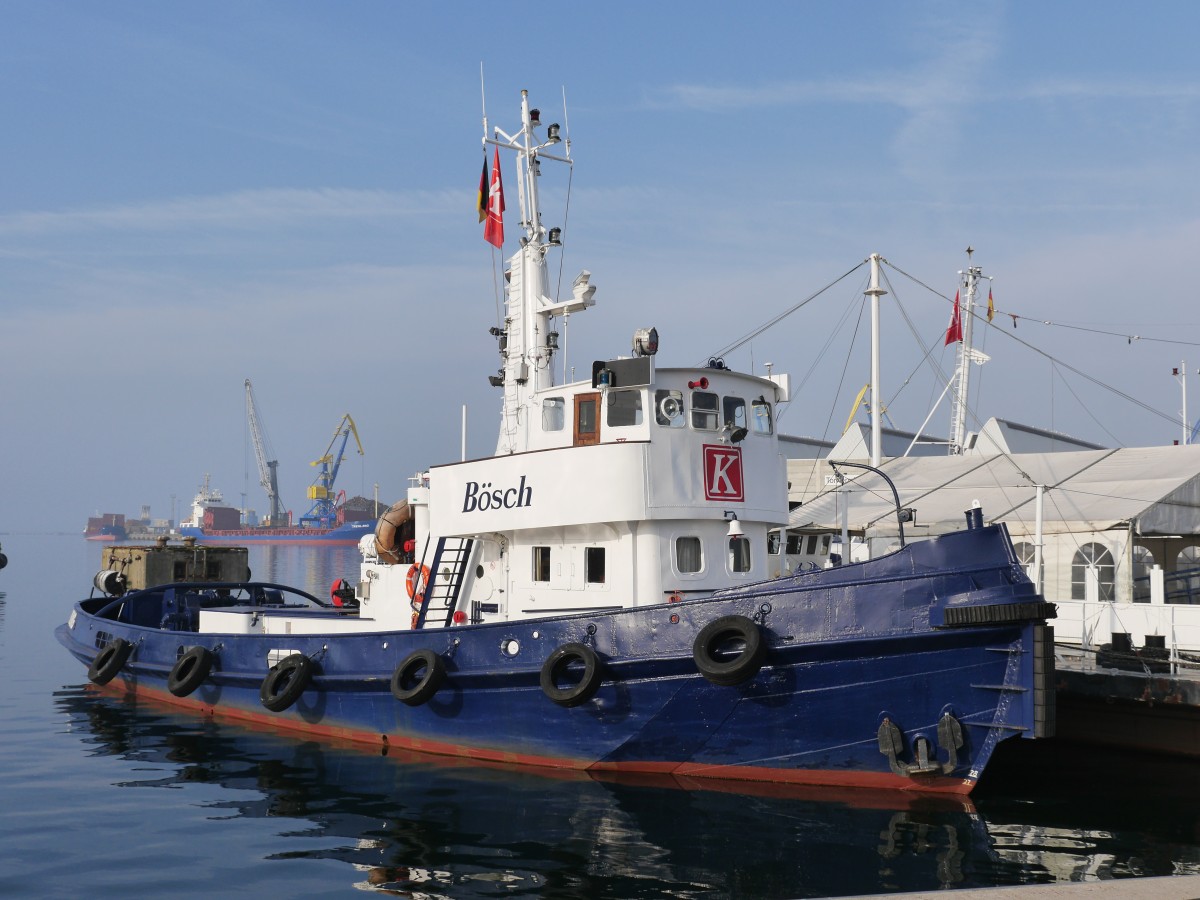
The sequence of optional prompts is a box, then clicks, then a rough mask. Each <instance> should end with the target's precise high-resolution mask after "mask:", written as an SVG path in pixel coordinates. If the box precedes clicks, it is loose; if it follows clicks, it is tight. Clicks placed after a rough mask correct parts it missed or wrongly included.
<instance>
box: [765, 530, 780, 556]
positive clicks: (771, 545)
mask: <svg viewBox="0 0 1200 900" xmlns="http://www.w3.org/2000/svg"><path fill="white" fill-rule="evenodd" d="M781 543H782V540H781V537H780V534H779V532H778V531H770V532H768V533H767V556H778V555H779V547H780V546H781Z"/></svg>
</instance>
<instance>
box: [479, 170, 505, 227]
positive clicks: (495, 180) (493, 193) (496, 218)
mask: <svg viewBox="0 0 1200 900" xmlns="http://www.w3.org/2000/svg"><path fill="white" fill-rule="evenodd" d="M483 239H484V240H485V241H487V242H488V243H489V244H491V245H492V246H494V247H503V246H504V185H503V184H502V183H501V181H500V148H499V147H497V148H496V158H495V159H494V160H492V187H491V190H490V192H489V195H488V210H487V224H485V225H484V226H483Z"/></svg>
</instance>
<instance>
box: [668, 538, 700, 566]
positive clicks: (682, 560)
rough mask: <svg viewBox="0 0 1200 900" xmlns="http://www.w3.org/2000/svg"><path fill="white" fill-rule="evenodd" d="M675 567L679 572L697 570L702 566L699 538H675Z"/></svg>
mask: <svg viewBox="0 0 1200 900" xmlns="http://www.w3.org/2000/svg"><path fill="white" fill-rule="evenodd" d="M675 567H676V568H678V569H679V571H680V572H699V571H700V570H701V569H702V568H704V557H703V555H702V554H701V551H700V538H698V537H681V538H676V539H675Z"/></svg>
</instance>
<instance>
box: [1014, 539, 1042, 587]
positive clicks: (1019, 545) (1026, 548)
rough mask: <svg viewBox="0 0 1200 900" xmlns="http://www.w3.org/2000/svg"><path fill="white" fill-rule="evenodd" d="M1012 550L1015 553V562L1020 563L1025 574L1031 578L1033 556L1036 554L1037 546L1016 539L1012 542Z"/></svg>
mask: <svg viewBox="0 0 1200 900" xmlns="http://www.w3.org/2000/svg"><path fill="white" fill-rule="evenodd" d="M1013 550H1015V551H1016V554H1017V562H1019V563H1020V564H1021V568H1022V569H1024V570H1025V574H1026V575H1028V576H1029V577H1030V578H1033V572H1032V571H1031V570H1032V569H1033V558H1034V556H1035V555H1036V554H1037V547H1036V546H1034V545H1033V544H1032V543H1030V542H1029V541H1017V542H1016V543H1015V544H1013Z"/></svg>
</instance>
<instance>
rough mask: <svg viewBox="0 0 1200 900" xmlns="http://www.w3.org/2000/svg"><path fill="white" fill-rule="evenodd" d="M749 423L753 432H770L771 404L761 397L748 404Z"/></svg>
mask: <svg viewBox="0 0 1200 900" xmlns="http://www.w3.org/2000/svg"><path fill="white" fill-rule="evenodd" d="M750 423H751V425H752V426H753V430H754V433H755V434H770V433H771V404H770V403H768V402H767V401H766V400H764V399H763V398H762V397H759V398H758V399H757V400H755V401H754V402H753V403H751V404H750Z"/></svg>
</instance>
